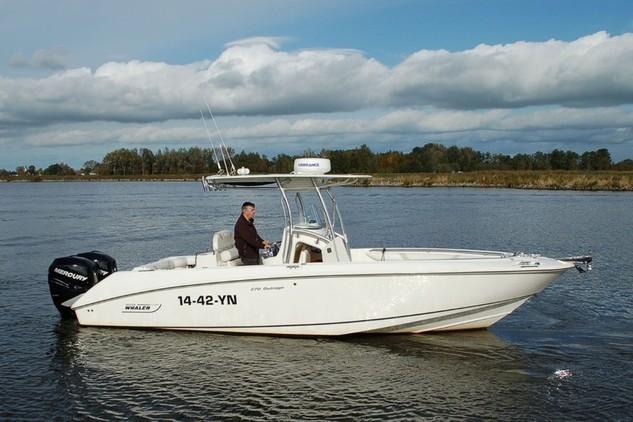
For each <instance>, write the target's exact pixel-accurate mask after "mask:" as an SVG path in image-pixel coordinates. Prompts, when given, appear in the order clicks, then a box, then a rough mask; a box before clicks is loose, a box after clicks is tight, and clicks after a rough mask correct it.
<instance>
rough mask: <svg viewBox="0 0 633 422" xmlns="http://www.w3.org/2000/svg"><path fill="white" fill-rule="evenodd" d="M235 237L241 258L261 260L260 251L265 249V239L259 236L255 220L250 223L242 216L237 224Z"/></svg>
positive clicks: (234, 232)
mask: <svg viewBox="0 0 633 422" xmlns="http://www.w3.org/2000/svg"><path fill="white" fill-rule="evenodd" d="M233 237H234V238H235V247H236V248H237V251H238V253H239V254H240V258H250V259H253V258H255V259H257V258H259V249H262V248H263V247H264V239H262V238H261V237H259V235H258V234H257V230H256V229H255V226H254V225H253V219H251V220H250V221H248V220H247V219H246V218H244V215H240V218H238V219H237V223H235V229H234V231H233Z"/></svg>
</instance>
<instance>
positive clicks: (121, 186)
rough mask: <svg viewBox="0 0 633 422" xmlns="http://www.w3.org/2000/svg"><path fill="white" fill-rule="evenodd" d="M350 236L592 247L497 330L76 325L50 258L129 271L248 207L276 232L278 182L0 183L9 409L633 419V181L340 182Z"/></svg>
mask: <svg viewBox="0 0 633 422" xmlns="http://www.w3.org/2000/svg"><path fill="white" fill-rule="evenodd" d="M337 194H338V199H339V206H340V207H341V210H342V212H343V215H344V216H346V220H345V222H346V228H347V231H348V234H349V236H350V239H351V242H352V244H353V245H354V246H357V247H369V246H446V247H464V248H478V249H492V250H499V249H500V250H510V251H529V252H538V253H542V254H545V255H550V256H563V255H570V254H581V253H588V252H591V253H592V254H593V256H594V260H595V269H594V271H593V272H591V273H589V274H584V275H579V274H576V273H575V272H567V273H566V274H565V275H563V276H562V277H561V278H559V279H558V280H557V281H556V282H555V283H554V284H552V285H551V286H550V287H548V288H547V289H546V290H545V291H544V292H543V293H541V294H540V295H538V296H537V297H536V298H534V299H532V300H531V301H530V302H528V303H527V304H526V305H524V306H523V307H521V308H520V309H519V310H517V311H516V312H515V313H514V314H512V315H511V316H509V317H508V318H506V319H504V320H502V321H501V322H499V323H498V324H496V325H495V326H494V327H492V328H491V329H490V330H484V331H471V332H457V333H448V334H433V335H399V336H356V337H348V338H324V339H296V338H279V337H265V336H237V335H216V334H205V333H181V332H167V331H164V332H163V331H143V330H126V329H104V328H91V327H78V326H77V325H76V323H74V322H72V321H62V320H61V319H60V318H59V316H58V314H57V311H56V309H55V308H54V307H53V305H52V303H51V301H50V297H49V293H48V286H47V283H46V272H47V268H48V265H49V264H50V262H51V261H52V259H53V258H55V257H58V256H64V255H69V254H73V253H77V252H83V251H88V250H93V249H99V250H103V251H105V252H107V253H109V254H111V255H113V256H114V257H116V258H117V260H118V263H119V268H122V269H125V268H130V267H132V266H134V265H138V264H141V263H144V262H149V261H152V260H156V259H159V258H161V257H164V256H169V255H179V254H185V253H194V252H198V251H204V250H207V249H208V248H209V246H210V242H211V232H213V231H215V230H219V229H222V228H230V227H232V225H233V223H234V220H235V219H236V217H237V214H238V210H239V206H240V204H241V203H242V202H243V201H244V200H252V201H254V202H255V203H256V204H257V206H258V207H257V208H258V218H257V225H258V227H259V231H260V233H261V234H263V237H264V238H267V239H273V240H274V239H278V238H279V236H280V225H279V221H280V220H281V219H282V215H281V211H280V207H279V197H278V196H277V193H276V192H274V191H271V190H260V191H248V190H238V191H236V190H233V191H226V192H216V193H212V194H203V192H202V191H201V189H200V185H199V184H197V183H158V182H157V183H28V184H14V183H11V184H0V295H1V296H2V300H1V301H0V308H1V312H0V325H1V326H2V328H3V333H2V336H1V337H0V338H1V340H0V379H1V382H0V418H2V419H10V420H15V419H38V420H41V419H58V420H69V419H96V420H113V419H129V418H134V419H152V420H154V419H172V420H182V419H229V418H230V419H268V420H270V419H301V420H305V419H319V420H324V419H326V420H332V419H376V420H386V419H407V420H410V419H446V418H475V417H483V418H486V419H503V420H507V419H533V420H543V419H545V420H561V419H609V420H626V419H632V418H633V410H632V409H633V399H632V397H633V324H632V322H633V319H632V317H633V280H632V279H633V276H632V274H633V251H632V248H631V246H632V243H633V242H632V232H633V230H632V227H633V194H631V193H581V192H545V191H518V190H497V189H487V190H486V189H461V188H450V189H441V188H434V189H424V188H410V189H404V188H403V189H399V188H341V189H339V190H338V191H337Z"/></svg>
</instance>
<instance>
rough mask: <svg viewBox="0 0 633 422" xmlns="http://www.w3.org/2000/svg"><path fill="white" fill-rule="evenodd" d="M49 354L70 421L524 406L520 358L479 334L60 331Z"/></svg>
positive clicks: (486, 410) (402, 413)
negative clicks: (318, 335)
mask: <svg viewBox="0 0 633 422" xmlns="http://www.w3.org/2000/svg"><path fill="white" fill-rule="evenodd" d="M56 354H57V355H59V356H62V358H61V359H59V358H56V362H55V372H56V373H61V374H64V376H63V377H60V380H59V383H60V384H61V385H62V386H63V389H64V391H65V399H66V402H67V403H68V405H69V412H70V415H68V416H69V418H70V419H77V418H81V416H83V417H84V418H85V416H86V415H90V416H91V417H92V418H96V419H108V417H110V418H111V417H112V415H117V418H132V419H137V418H144V419H203V418H204V417H205V415H209V414H213V415H214V416H215V417H216V418H218V419H267V420H270V419H291V420H305V419H337V418H338V419H367V418H370V417H374V418H381V419H389V418H399V419H419V418H421V417H424V416H426V417H427V418H428V417H430V416H435V417H442V416H443V417H444V418H445V417H446V416H448V415H455V416H461V417H468V416H470V417H476V416H486V417H487V418H493V419H505V420H507V419H511V418H512V414H513V412H519V413H518V414H530V409H531V407H532V406H533V403H532V402H531V401H530V399H531V398H532V395H531V394H532V392H533V390H531V389H530V388H529V386H530V384H531V383H533V379H531V377H530V376H529V375H526V374H525V373H524V371H525V369H526V368H525V366H526V362H525V361H524V360H523V356H522V353H521V351H520V350H518V349H516V348H514V347H513V346H512V345H511V344H508V343H506V342H504V341H503V340H502V339H500V338H498V337H497V336H495V335H494V333H490V332H488V331H481V330H480V331H474V332H472V333H470V332H467V333H462V332H459V333H451V334H450V335H449V334H433V335H428V336H393V335H374V336H353V337H345V338H344V339H342V340H341V339H339V338H325V339H322V338H316V339H295V338H286V337H267V336H240V335H233V336H223V335H216V334H208V333H205V334H202V333H190V332H179V333H165V332H161V331H150V330H126V329H119V330H108V329H98V328H93V327H79V328H76V327H75V329H73V328H72V326H69V327H68V330H65V332H60V333H58V344H57V353H56ZM174 356H177V357H178V358H177V359H174ZM509 391H511V392H512V393H511V394H508V392H509Z"/></svg>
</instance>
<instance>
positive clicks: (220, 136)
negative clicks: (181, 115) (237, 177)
mask: <svg viewBox="0 0 633 422" xmlns="http://www.w3.org/2000/svg"><path fill="white" fill-rule="evenodd" d="M204 103H205V104H206V106H207V110H208V111H209V115H210V116H211V120H212V121H213V124H214V125H215V130H216V132H217V134H218V137H219V138H220V151H222V147H224V151H226V156H227V157H228V158H229V163H231V173H230V174H235V173H236V171H235V165H234V164H233V160H231V154H229V149H228V148H227V146H226V144H225V143H224V138H222V132H220V128H219V127H218V124H217V123H216V122H215V117H213V113H211V107H209V103H208V102H207V100H206V98H205V99H204ZM222 160H224V166H225V167H226V169H227V173H229V172H228V167H227V165H226V160H225V159H224V153H222Z"/></svg>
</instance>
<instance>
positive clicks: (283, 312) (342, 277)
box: [49, 159, 591, 336]
mask: <svg viewBox="0 0 633 422" xmlns="http://www.w3.org/2000/svg"><path fill="white" fill-rule="evenodd" d="M329 167H330V164H329V161H328V160H325V159H300V160H297V161H296V162H295V171H294V173H291V174H270V175H250V174H246V173H248V172H247V171H241V172H239V173H242V174H237V175H235V174H234V175H216V176H208V177H206V178H204V179H203V184H204V185H205V186H207V187H211V188H224V187H230V186H266V185H268V186H271V185H272V186H276V187H277V189H278V190H279V192H280V194H281V199H282V201H281V203H282V207H283V210H284V216H285V217H284V220H285V221H284V229H283V232H282V234H281V240H280V241H279V242H276V243H275V244H274V245H273V248H272V250H271V251H269V253H268V254H266V255H264V256H263V257H262V260H261V261H262V262H261V265H256V266H246V265H241V260H240V259H239V256H238V253H237V249H236V248H235V245H234V240H233V231H232V230H222V231H219V232H217V233H215V234H214V235H213V238H212V239H213V241H212V248H211V250H210V251H209V252H206V253H200V254H195V255H189V256H177V257H169V258H164V259H161V260H159V261H157V262H152V263H148V264H145V265H141V266H138V267H136V268H134V269H132V270H130V271H116V264H115V262H114V261H113V260H111V259H110V258H109V257H107V256H105V255H102V254H100V253H97V252H93V253H88V254H83V257H82V256H79V257H78V256H74V257H66V258H59V259H57V260H55V261H54V262H53V264H51V267H50V269H49V284H50V286H51V293H52V295H53V300H54V302H55V304H56V305H57V307H58V308H59V309H60V311H62V313H63V314H74V315H76V317H77V319H78V321H79V323H80V324H81V325H89V326H109V327H134V328H152V329H170V330H198V331H212V332H226V333H249V334H273V335H300V336H336V335H346V334H355V333H421V332H427V331H446V330H464V329H474V328H486V327H489V326H491V325H492V324H494V323H495V322H497V321H499V320H500V319H502V318H503V317H505V316H506V315H508V314H510V313H511V312H512V311H514V310H515V309H516V308H518V307H519V306H521V305H522V304H523V303H525V302H526V301H527V300H528V299H529V298H530V297H532V296H534V295H535V294H537V293H539V292H541V291H542V290H543V289H544V288H545V287H547V286H548V285H549V284H550V283H551V282H552V281H553V280H554V279H555V278H556V277H558V276H559V275H560V274H562V273H563V272H565V271H567V270H568V269H570V268H574V266H576V267H577V268H579V269H582V268H583V266H585V267H589V266H590V262H591V258H590V257H576V258H567V259H566V260H561V259H553V258H547V257H543V256H539V255H532V254H523V253H509V252H495V251H478V250H463V249H435V248H362V249H358V248H351V247H350V245H349V239H348V237H347V235H346V232H345V228H344V225H343V221H342V219H341V215H340V212H339V209H338V207H337V204H336V200H335V197H334V195H333V192H332V189H331V188H332V187H334V186H341V185H347V184H352V183H356V182H358V181H359V180H362V179H367V178H368V177H370V176H365V175H334V174H328V172H329ZM227 211H228V210H227ZM230 211H234V210H230Z"/></svg>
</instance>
